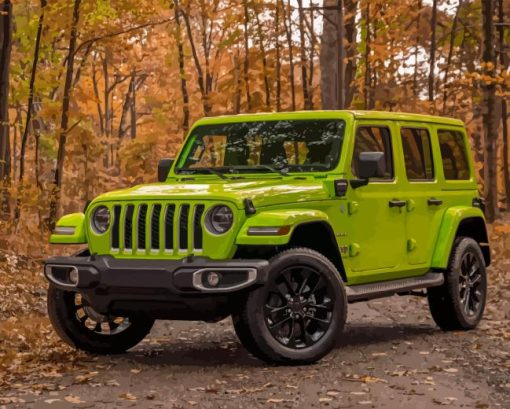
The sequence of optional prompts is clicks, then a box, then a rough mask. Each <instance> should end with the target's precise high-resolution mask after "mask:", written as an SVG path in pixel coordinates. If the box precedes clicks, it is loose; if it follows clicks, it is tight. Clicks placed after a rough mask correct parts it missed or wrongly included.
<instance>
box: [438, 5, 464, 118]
mask: <svg viewBox="0 0 510 409" xmlns="http://www.w3.org/2000/svg"><path fill="white" fill-rule="evenodd" d="M461 9H462V0H459V5H458V6H457V11H456V12H455V16H454V17H453V22H452V30H451V32H450V46H449V48H448V57H447V59H446V65H445V67H444V79H443V115H444V114H445V113H446V102H447V100H448V74H449V70H450V66H451V65H452V58H453V49H454V47H455V36H456V34H457V24H458V21H459V13H460V10H461Z"/></svg>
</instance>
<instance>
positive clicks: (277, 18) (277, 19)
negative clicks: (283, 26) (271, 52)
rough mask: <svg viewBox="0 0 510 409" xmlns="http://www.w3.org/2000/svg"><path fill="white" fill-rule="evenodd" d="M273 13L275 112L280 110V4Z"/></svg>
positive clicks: (277, 3) (277, 4) (278, 3)
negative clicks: (274, 34)
mask: <svg viewBox="0 0 510 409" xmlns="http://www.w3.org/2000/svg"><path fill="white" fill-rule="evenodd" d="M275 7H276V11H275V32H276V38H275V49H276V111H277V112H280V111H281V110H282V78H281V71H282V62H281V60H280V59H281V50H280V2H279V1H277V2H276V5H275ZM282 11H283V10H282Z"/></svg>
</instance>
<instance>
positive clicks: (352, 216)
mask: <svg viewBox="0 0 510 409" xmlns="http://www.w3.org/2000/svg"><path fill="white" fill-rule="evenodd" d="M395 129H396V127H395V124H394V123H393V122H392V121H369V120H366V121H358V123H357V126H356V128H355V137H354V146H353V147H352V150H351V158H352V159H351V169H350V171H351V175H350V177H351V178H356V177H357V173H358V161H359V154H360V153H361V152H383V153H384V155H385V160H386V172H385V176H384V177H383V178H380V179H371V180H370V181H369V184H368V185H366V186H362V187H359V188H357V189H349V196H348V199H349V201H348V213H349V223H348V229H349V230H348V232H347V237H348V238H349V243H350V244H349V254H350V257H349V264H350V267H351V271H352V272H353V277H352V280H351V279H350V280H349V281H350V282H352V284H358V283H359V284H361V283H363V282H370V281H378V280H385V279H392V278H398V277H399V275H398V274H395V273H396V272H399V271H401V270H402V266H403V264H404V265H405V264H406V250H405V248H406V247H405V236H406V235H405V216H406V214H405V201H404V199H403V198H402V197H401V195H402V192H401V183H402V182H401V181H402V178H401V168H400V167H395V163H399V160H398V159H397V160H396V159H395V153H398V152H400V149H399V141H398V138H396V137H395V136H397V135H395Z"/></svg>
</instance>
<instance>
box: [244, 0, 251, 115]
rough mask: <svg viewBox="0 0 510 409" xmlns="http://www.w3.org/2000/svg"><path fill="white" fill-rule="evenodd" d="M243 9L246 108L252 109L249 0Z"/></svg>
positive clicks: (245, 1) (245, 2)
mask: <svg viewBox="0 0 510 409" xmlns="http://www.w3.org/2000/svg"><path fill="white" fill-rule="evenodd" d="M243 9H244V20H243V25H244V31H243V35H244V64H243V76H244V87H245V90H246V109H247V110H248V111H251V95H250V76H249V72H250V45H249V38H250V34H249V33H248V21H250V15H249V9H248V0H243Z"/></svg>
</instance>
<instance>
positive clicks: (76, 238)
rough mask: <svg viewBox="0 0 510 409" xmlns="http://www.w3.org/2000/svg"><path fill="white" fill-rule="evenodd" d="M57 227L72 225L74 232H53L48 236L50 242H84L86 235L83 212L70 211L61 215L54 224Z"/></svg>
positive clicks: (85, 241)
mask: <svg viewBox="0 0 510 409" xmlns="http://www.w3.org/2000/svg"><path fill="white" fill-rule="evenodd" d="M58 227H72V228H74V233H71V234H59V233H58V232H54V233H53V234H52V235H51V237H50V243H51V244H85V243H87V237H86V234H85V214H84V213H71V214H67V215H65V216H62V217H61V218H60V219H59V221H58V222H57V224H56V229H57V228H58Z"/></svg>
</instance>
